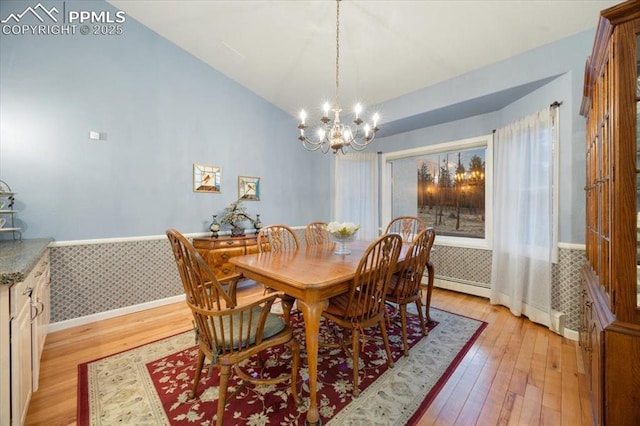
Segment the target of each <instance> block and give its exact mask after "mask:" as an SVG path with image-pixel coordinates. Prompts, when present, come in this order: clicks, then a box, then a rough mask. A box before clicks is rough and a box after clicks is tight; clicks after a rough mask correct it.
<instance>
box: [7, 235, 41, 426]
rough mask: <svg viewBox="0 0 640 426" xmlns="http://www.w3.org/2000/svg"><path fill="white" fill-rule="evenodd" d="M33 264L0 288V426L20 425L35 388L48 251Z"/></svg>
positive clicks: (36, 385)
mask: <svg viewBox="0 0 640 426" xmlns="http://www.w3.org/2000/svg"><path fill="white" fill-rule="evenodd" d="M24 241H25V240H23V241H22V242H24ZM45 247H46V246H45ZM33 263H34V262H32V261H31V262H29V261H28V260H27V262H26V264H27V265H31V267H28V268H27V269H26V270H24V272H25V273H26V276H25V277H24V279H23V280H21V281H19V282H15V283H12V284H0V373H1V374H0V375H1V378H0V425H11V426H14V425H17V426H19V425H22V424H24V422H25V419H26V415H27V411H28V408H29V402H30V401H31V395H32V393H33V392H35V391H36V390H37V388H38V378H39V367H40V356H41V354H42V349H43V347H44V341H45V338H46V333H47V328H48V325H49V318H50V315H49V309H50V306H49V299H50V296H49V295H50V274H49V252H48V249H45V250H44V253H43V254H40V253H39V260H38V261H37V263H35V266H32V265H33ZM2 279H5V277H4V276H3V277H2Z"/></svg>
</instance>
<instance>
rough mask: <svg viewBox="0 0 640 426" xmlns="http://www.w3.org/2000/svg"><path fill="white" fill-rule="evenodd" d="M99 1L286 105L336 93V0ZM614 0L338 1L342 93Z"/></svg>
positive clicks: (549, 30)
mask: <svg viewBox="0 0 640 426" xmlns="http://www.w3.org/2000/svg"><path fill="white" fill-rule="evenodd" d="M109 3H111V4H112V5H113V6H114V7H116V8H118V9H121V10H124V11H125V12H126V13H127V15H129V16H132V17H133V18H135V19H136V20H138V21H140V22H141V23H142V24H144V25H146V26H147V27H149V28H150V29H152V30H153V31H155V32H157V33H158V34H160V35H161V36H163V37H165V38H167V39H168V40H170V41H171V42H173V43H175V44H176V45H177V46H179V47H181V48H182V49H184V50H186V51H187V52H190V53H191V54H193V55H194V56H196V57H198V58H200V59H201V60H202V61H204V62H205V63H207V64H209V65H211V66H212V67H213V68H215V69H217V70H218V71H220V72H222V73H223V74H225V75H227V76H228V77H230V78H231V79H233V80H235V81H237V82H238V83H240V84H241V85H243V86H245V87H246V88H248V89H250V90H251V91H253V92H254V93H256V94H258V95H260V96H261V97H263V98H265V99H267V100H268V101H270V102H271V103H273V104H274V105H276V106H278V107H279V108H281V109H282V110H284V111H286V112H288V113H290V114H291V115H297V113H298V111H299V110H300V108H303V107H304V108H305V109H307V110H308V111H311V113H313V112H314V111H317V110H319V108H320V105H321V104H322V103H323V102H324V101H325V100H329V101H331V100H333V98H334V94H335V62H336V3H335V2H334V1H330V0H235V1H222V0H215V1H203V0H199V1H195V0H180V1H172V0H162V1H159V0H155V1H150V0H109ZM617 3H620V1H601V0H549V1H546V0H528V1H515V0H502V1H499V0H493V1H489V0H465V1H456V0H448V1H436V0H422V1H420V0H395V1H388V0H387V1H385V0H379V1H377V0H369V1H356V0H344V1H342V2H341V3H340V99H341V101H342V102H341V103H342V104H343V105H349V106H351V105H353V104H355V103H356V102H357V101H360V102H363V104H365V105H375V104H380V103H382V102H385V101H387V100H390V99H393V98H396V97H398V96H402V95H404V94H407V93H411V92H414V91H416V90H419V89H422V88H425V87H428V86H430V85H433V84H435V83H438V82H442V81H445V80H448V79H451V78H453V77H456V76H459V75H462V74H464V73H467V72H469V71H472V70H475V69H478V68H481V67H483V66H485V65H488V64H492V63H495V62H498V61H500V60H503V59H506V58H509V57H511V56H514V55H517V54H519V53H523V52H525V51H527V50H530V49H533V48H536V47H539V46H542V45H545V44H548V43H552V42H554V41H557V40H560V39H562V38H565V37H568V36H570V35H573V34H576V33H579V32H582V31H584V30H587V29H590V28H593V27H595V26H596V25H597V22H598V15H599V12H600V10H602V9H605V8H607V7H610V6H612V5H615V4H617ZM585 59H586V58H585ZM516 92H517V91H516ZM514 93H515V92H514Z"/></svg>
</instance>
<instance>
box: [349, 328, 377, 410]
mask: <svg viewBox="0 0 640 426" xmlns="http://www.w3.org/2000/svg"><path fill="white" fill-rule="evenodd" d="M382 322H383V323H384V320H382ZM351 342H352V345H353V396H354V397H356V398H357V397H358V396H359V395H360V387H359V384H358V378H359V375H360V371H359V370H358V364H359V360H360V330H358V329H357V328H355V329H354V330H353V331H352V333H351Z"/></svg>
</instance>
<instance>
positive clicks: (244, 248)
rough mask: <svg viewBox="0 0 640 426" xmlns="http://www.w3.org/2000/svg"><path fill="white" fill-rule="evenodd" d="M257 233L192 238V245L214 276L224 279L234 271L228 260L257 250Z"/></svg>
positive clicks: (233, 266)
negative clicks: (241, 235) (238, 235)
mask: <svg viewBox="0 0 640 426" xmlns="http://www.w3.org/2000/svg"><path fill="white" fill-rule="evenodd" d="M257 238H258V236H257V235H255V234H254V235H245V236H243V237H219V238H194V239H193V247H195V249H196V250H198V253H200V255H201V256H202V257H203V258H204V260H205V261H206V262H207V264H208V265H209V267H210V268H211V271H213V273H214V274H215V276H216V278H218V279H224V278H226V277H228V276H230V275H233V274H235V273H236V267H235V265H233V264H231V263H230V262H229V259H231V258H232V257H234V256H242V255H245V254H252V253H257V252H258V242H257Z"/></svg>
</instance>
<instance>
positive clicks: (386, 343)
mask: <svg viewBox="0 0 640 426" xmlns="http://www.w3.org/2000/svg"><path fill="white" fill-rule="evenodd" d="M378 324H379V325H380V331H381V332H382V341H383V342H384V349H385V351H387V361H389V368H393V366H394V365H395V364H394V362H393V358H391V346H389V336H387V328H386V327H385V326H384V318H383V319H381V320H380V322H379V323H378Z"/></svg>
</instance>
